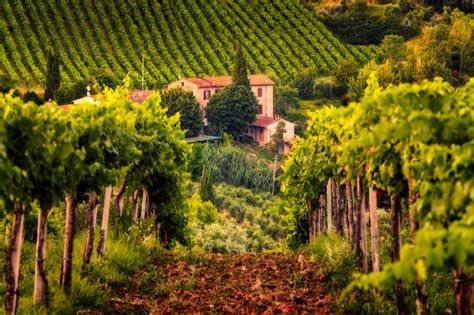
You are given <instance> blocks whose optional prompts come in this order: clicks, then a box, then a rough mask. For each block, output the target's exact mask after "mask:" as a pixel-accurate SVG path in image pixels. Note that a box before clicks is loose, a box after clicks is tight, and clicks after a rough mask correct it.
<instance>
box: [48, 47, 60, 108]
mask: <svg viewBox="0 0 474 315" xmlns="http://www.w3.org/2000/svg"><path fill="white" fill-rule="evenodd" d="M46 59H47V65H46V86H45V88H44V99H45V100H47V101H48V100H52V99H54V98H55V96H54V93H55V92H56V90H57V89H58V88H59V85H60V83H61V73H60V72H59V66H60V63H61V61H60V58H59V53H58V52H57V51H53V50H51V49H50V50H48V51H47V52H46Z"/></svg>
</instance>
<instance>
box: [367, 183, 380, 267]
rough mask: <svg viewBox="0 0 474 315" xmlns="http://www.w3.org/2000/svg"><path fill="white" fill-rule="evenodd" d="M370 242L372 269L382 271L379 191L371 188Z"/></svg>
mask: <svg viewBox="0 0 474 315" xmlns="http://www.w3.org/2000/svg"><path fill="white" fill-rule="evenodd" d="M369 212H370V243H371V249H372V271H380V263H379V223H378V217H377V191H375V190H374V189H372V188H369Z"/></svg>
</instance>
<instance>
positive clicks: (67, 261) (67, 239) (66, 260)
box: [60, 194, 76, 295]
mask: <svg viewBox="0 0 474 315" xmlns="http://www.w3.org/2000/svg"><path fill="white" fill-rule="evenodd" d="M75 216H76V214H75V207H74V198H73V196H72V195H71V194H68V195H67V197H66V228H65V230H64V255H63V263H62V269H61V281H60V285H61V287H62V288H63V290H64V293H66V295H69V294H70V293H71V278H72V252H73V246H74V232H75V226H74V225H75V224H74V223H75Z"/></svg>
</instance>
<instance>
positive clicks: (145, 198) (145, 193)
mask: <svg viewBox="0 0 474 315" xmlns="http://www.w3.org/2000/svg"><path fill="white" fill-rule="evenodd" d="M148 204H149V202H148V190H146V189H143V194H142V213H141V218H142V219H147V217H146V215H147V213H148V209H147V208H148Z"/></svg>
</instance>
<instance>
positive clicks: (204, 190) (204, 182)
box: [199, 167, 214, 202]
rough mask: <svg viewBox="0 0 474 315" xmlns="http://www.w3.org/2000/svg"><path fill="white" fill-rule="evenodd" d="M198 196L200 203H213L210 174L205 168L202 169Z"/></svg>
mask: <svg viewBox="0 0 474 315" xmlns="http://www.w3.org/2000/svg"><path fill="white" fill-rule="evenodd" d="M199 195H200V196H201V199H202V201H211V202H213V201H214V187H213V186H212V178H211V172H210V171H209V168H207V167H204V168H203V170H202V175H201V181H200V185H199Z"/></svg>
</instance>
